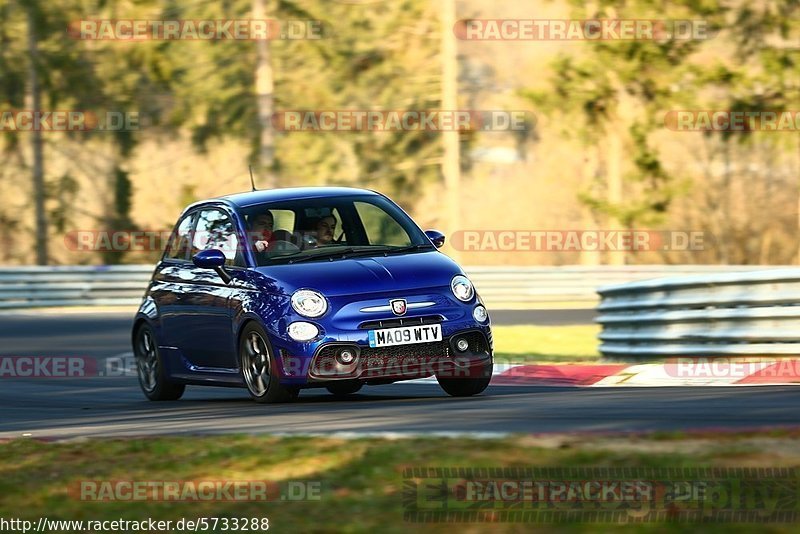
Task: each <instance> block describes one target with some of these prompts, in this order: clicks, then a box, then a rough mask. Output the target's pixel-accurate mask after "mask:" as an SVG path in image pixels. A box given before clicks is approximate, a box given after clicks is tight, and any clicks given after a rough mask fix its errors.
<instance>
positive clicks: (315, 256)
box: [289, 247, 356, 263]
mask: <svg viewBox="0 0 800 534" xmlns="http://www.w3.org/2000/svg"><path fill="white" fill-rule="evenodd" d="M355 251H356V250H355V249H354V248H352V247H348V248H345V249H341V250H331V251H326V252H324V253H321V254H309V255H308V256H302V257H300V258H295V259H290V260H289V263H300V262H303V261H312V260H321V259H326V258H335V257H336V256H344V255H347V254H351V253H353V252H355Z"/></svg>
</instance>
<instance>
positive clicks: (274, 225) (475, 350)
mask: <svg viewBox="0 0 800 534" xmlns="http://www.w3.org/2000/svg"><path fill="white" fill-rule="evenodd" d="M444 240H445V237H444V235H443V234H441V233H440V232H437V231H433V230H430V231H427V232H423V231H422V230H420V228H419V227H418V226H417V225H416V224H415V223H414V221H413V220H412V219H411V218H410V217H409V216H408V215H407V214H406V213H405V212H404V211H403V210H402V209H401V208H400V207H398V206H397V204H395V203H394V202H392V201H391V200H390V199H388V198H387V197H385V196H384V195H382V194H380V193H376V192H374V191H368V190H363V189H353V188H343V187H307V188H289V189H275V190H270V191H253V192H249V193H240V194H235V195H230V196H225V197H221V198H216V199H211V200H205V201H202V202H197V203H195V204H192V205H190V206H189V207H187V208H186V209H185V210H184V212H183V213H182V214H181V216H180V218H179V220H178V222H177V224H176V225H175V229H174V230H173V233H172V235H171V238H170V240H169V242H168V245H167V247H166V250H165V251H164V254H163V257H162V258H161V261H160V262H159V263H158V265H157V266H156V268H155V272H154V273H153V277H152V280H151V282H150V285H149V287H148V289H147V292H146V294H145V296H144V298H143V300H142V304H141V306H140V308H139V310H138V312H137V314H136V319H135V322H134V325H133V332H132V342H133V349H134V354H135V356H136V361H137V368H138V376H139V383H140V385H141V388H142V391H143V392H144V394H145V396H146V397H147V398H148V399H151V400H175V399H178V398H180V397H181V395H182V394H183V392H184V390H185V388H186V386H187V385H197V386H231V387H246V388H247V390H248V391H249V393H250V396H251V397H252V398H253V399H254V400H256V401H258V402H265V403H270V402H285V401H289V400H292V399H294V398H296V397H297V395H298V394H299V391H300V390H301V389H304V388H316V387H324V388H327V389H328V391H330V392H331V393H333V394H334V395H349V394H352V393H355V392H357V391H358V390H359V389H361V387H362V386H364V385H365V384H367V385H370V384H388V383H392V382H397V381H401V380H412V379H418V378H425V377H431V376H435V377H436V379H437V381H438V382H439V385H440V386H441V387H442V388H443V389H444V391H446V392H447V393H448V394H450V395H454V396H470V395H475V394H478V393H480V392H482V391H483V390H484V389H486V387H487V386H488V384H489V381H490V379H491V376H492V365H493V363H492V333H491V328H490V320H489V315H488V313H487V311H486V308H485V307H484V305H483V302H482V301H481V299H480V297H479V296H478V294H477V292H476V291H475V288H474V287H473V285H472V283H471V282H470V280H469V279H468V278H467V277H466V276H465V274H464V272H463V271H462V269H461V268H460V267H459V266H458V265H457V264H456V263H455V262H454V261H453V260H451V259H450V258H449V257H448V256H446V255H445V254H443V253H441V252H440V251H439V250H437V249H438V248H440V247H441V246H442V245H443V244H444Z"/></svg>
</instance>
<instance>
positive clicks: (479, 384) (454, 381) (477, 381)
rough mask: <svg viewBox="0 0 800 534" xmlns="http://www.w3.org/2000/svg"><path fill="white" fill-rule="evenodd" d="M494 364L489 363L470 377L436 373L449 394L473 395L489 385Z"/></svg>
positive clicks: (456, 395) (438, 380)
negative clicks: (445, 375) (444, 375)
mask: <svg viewBox="0 0 800 534" xmlns="http://www.w3.org/2000/svg"><path fill="white" fill-rule="evenodd" d="M493 367H494V365H493V364H492V363H489V364H488V365H486V366H485V367H484V368H483V369H481V370H480V371H479V372H477V373H476V374H477V375H478V376H474V377H472V376H470V377H463V378H459V377H450V378H445V377H441V376H439V375H436V381H437V382H439V385H440V386H441V387H442V389H443V390H444V391H445V393H447V394H448V395H450V396H452V397H471V396H472V395H477V394H478V393H481V392H482V391H483V390H485V389H486V388H487V387H488V386H489V382H490V381H491V380H492V369H493Z"/></svg>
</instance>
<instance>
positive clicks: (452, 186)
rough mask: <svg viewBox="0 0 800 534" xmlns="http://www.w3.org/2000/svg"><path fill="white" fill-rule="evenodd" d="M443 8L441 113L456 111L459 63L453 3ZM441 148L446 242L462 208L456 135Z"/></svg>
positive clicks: (447, 135) (445, 1)
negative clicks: (443, 111) (442, 149)
mask: <svg viewBox="0 0 800 534" xmlns="http://www.w3.org/2000/svg"><path fill="white" fill-rule="evenodd" d="M441 2H442V4H441V6H442V15H441V17H442V110H446V111H455V110H457V109H458V59H457V57H456V46H457V44H456V36H455V34H454V33H453V26H454V25H455V23H456V6H455V0H441ZM440 135H441V137H442V143H443V145H444V146H443V148H444V154H443V156H442V175H443V176H444V189H445V203H446V210H445V213H446V216H447V227H446V228H444V229H443V230H444V231H445V232H446V233H447V234H448V240H449V239H451V238H452V236H453V234H454V233H455V232H456V231H458V230H460V228H459V226H460V224H461V222H460V219H461V217H460V215H461V214H460V206H461V202H460V200H461V194H460V190H461V186H460V181H461V164H460V161H459V160H460V156H459V148H460V147H459V142H460V139H459V132H458V131H457V130H454V131H443V132H441V133H440ZM448 252H449V254H450V255H451V256H452V257H453V259H455V260H458V257H459V253H458V251H457V250H456V249H454V248H452V247H450V251H448Z"/></svg>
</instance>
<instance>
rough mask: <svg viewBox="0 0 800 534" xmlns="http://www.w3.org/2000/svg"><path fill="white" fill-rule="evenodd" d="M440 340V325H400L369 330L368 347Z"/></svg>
mask: <svg viewBox="0 0 800 534" xmlns="http://www.w3.org/2000/svg"><path fill="white" fill-rule="evenodd" d="M441 340H442V325H440V324H428V325H419V326H400V327H398V328H383V329H381V330H370V331H369V346H370V347H390V346H392V345H411V344H412V343H430V342H433V341H441Z"/></svg>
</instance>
